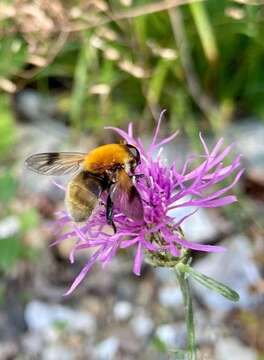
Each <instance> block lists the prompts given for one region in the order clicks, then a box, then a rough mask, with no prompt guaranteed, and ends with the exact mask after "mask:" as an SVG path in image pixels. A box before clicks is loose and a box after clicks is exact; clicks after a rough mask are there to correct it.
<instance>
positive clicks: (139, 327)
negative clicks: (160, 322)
mask: <svg viewBox="0 0 264 360" xmlns="http://www.w3.org/2000/svg"><path fill="white" fill-rule="evenodd" d="M130 325H131V328H132V330H133V332H134V334H135V335H136V336H138V337H146V336H149V335H150V334H151V332H152V331H153V329H154V322H153V320H152V319H151V318H149V317H147V316H146V315H143V314H138V315H136V316H135V317H133V319H131V321H130Z"/></svg>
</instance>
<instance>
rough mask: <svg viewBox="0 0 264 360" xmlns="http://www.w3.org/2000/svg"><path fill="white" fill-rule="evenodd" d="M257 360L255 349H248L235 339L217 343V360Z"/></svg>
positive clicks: (221, 340) (220, 340)
mask: <svg viewBox="0 0 264 360" xmlns="http://www.w3.org/2000/svg"><path fill="white" fill-rule="evenodd" d="M235 359H239V360H257V353H256V351H255V350H254V349H251V348H249V347H246V346H245V345H243V344H242V343H241V342H239V340H237V339H235V338H222V339H221V338H220V339H218V340H217V342H216V343H215V360H235Z"/></svg>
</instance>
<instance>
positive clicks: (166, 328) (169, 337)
mask: <svg viewBox="0 0 264 360" xmlns="http://www.w3.org/2000/svg"><path fill="white" fill-rule="evenodd" d="M155 335H156V336H157V337H158V338H159V339H160V340H161V341H162V342H163V343H164V344H165V345H166V347H168V348H177V349H180V348H184V346H185V342H186V329H185V324H184V323H178V324H175V323H174V324H163V325H160V326H158V327H157V329H156V332H155Z"/></svg>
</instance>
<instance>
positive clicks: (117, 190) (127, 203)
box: [110, 174, 144, 221]
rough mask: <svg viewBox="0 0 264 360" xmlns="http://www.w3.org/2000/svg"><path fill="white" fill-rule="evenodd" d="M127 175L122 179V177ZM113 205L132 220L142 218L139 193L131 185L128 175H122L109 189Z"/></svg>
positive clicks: (142, 210)
mask: <svg viewBox="0 0 264 360" xmlns="http://www.w3.org/2000/svg"><path fill="white" fill-rule="evenodd" d="M125 176H126V177H127V178H126V179H125V181H124V177H125ZM110 195H111V199H112V201H113V203H114V207H116V208H118V209H119V210H120V211H121V212H122V213H124V214H125V215H127V216H128V217H130V218H132V219H134V220H142V221H143V220H144V218H143V217H144V209H143V204H142V200H141V197H140V194H139V192H138V190H137V189H136V187H135V186H134V185H133V182H132V180H131V179H130V177H129V176H128V175H127V174H126V175H124V174H123V175H122V180H120V181H117V182H116V183H115V184H113V185H112V187H111V189H110Z"/></svg>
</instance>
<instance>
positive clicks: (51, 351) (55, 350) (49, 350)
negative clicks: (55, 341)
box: [41, 345, 76, 360]
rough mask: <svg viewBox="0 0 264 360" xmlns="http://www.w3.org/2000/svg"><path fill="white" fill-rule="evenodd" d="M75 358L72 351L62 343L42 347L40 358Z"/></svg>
mask: <svg viewBox="0 0 264 360" xmlns="http://www.w3.org/2000/svg"><path fill="white" fill-rule="evenodd" d="M58 359H61V360H75V359H76V355H75V354H74V352H73V351H71V350H69V349H66V348H65V347H64V346H63V345H61V346H60V345H52V346H48V347H46V348H44V349H43V352H42V356H41V360H58Z"/></svg>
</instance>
